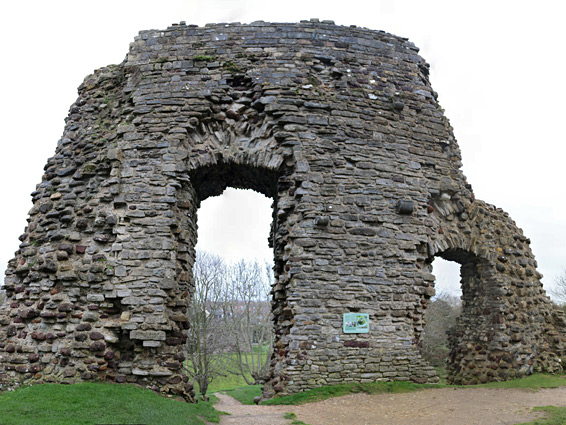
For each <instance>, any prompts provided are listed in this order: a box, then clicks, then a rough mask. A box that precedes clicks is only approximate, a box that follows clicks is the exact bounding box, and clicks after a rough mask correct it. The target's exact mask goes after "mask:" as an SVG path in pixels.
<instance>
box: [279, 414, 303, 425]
mask: <svg viewBox="0 0 566 425" xmlns="http://www.w3.org/2000/svg"><path fill="white" fill-rule="evenodd" d="M283 417H284V418H285V419H287V420H288V421H291V420H292V421H293V422H291V425H307V424H306V423H304V422H303V421H299V420H298V419H297V415H295V414H294V413H293V412H287V413H285V414H284V415H283Z"/></svg>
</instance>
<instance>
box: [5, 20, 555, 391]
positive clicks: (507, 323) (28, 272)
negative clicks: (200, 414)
mask: <svg viewBox="0 0 566 425" xmlns="http://www.w3.org/2000/svg"><path fill="white" fill-rule="evenodd" d="M227 186H233V187H242V188H250V189H254V190H256V191H258V192H261V193H263V194H265V195H266V196H269V197H271V198H272V199H273V225H272V231H271V235H270V243H271V246H272V247H273V251H274V260H275V275H276V282H275V283H274V285H273V291H272V294H273V301H272V305H273V313H274V316H275V320H274V322H275V323H274V330H275V336H276V338H275V352H274V355H273V358H272V362H271V370H270V373H269V376H267V377H266V379H267V383H266V385H265V387H264V396H265V397H269V396H272V395H273V394H275V393H292V392H297V391H302V390H305V389H308V388H313V387H317V386H320V385H329V384H338V383H344V382H373V381H380V380H412V381H415V382H436V381H437V377H436V374H435V371H434V369H433V368H431V367H430V366H429V365H428V364H427V363H426V362H425V361H424V360H423V359H422V357H421V354H420V343H421V333H422V330H423V325H424V323H423V317H424V310H425V309H426V306H427V302H428V300H429V299H430V298H431V297H432V296H433V295H434V293H435V292H434V276H433V275H432V274H431V271H432V268H431V262H432V260H433V259H434V258H435V257H436V256H440V257H443V258H446V259H449V260H453V261H457V262H459V263H461V264H462V290H463V312H462V316H461V317H460V319H459V321H458V324H457V325H456V327H455V328H454V329H453V330H452V331H451V334H450V345H451V354H450V359H449V360H450V363H449V373H450V377H449V379H451V380H452V381H453V382H456V383H463V384H469V383H476V382H487V381H493V380H503V379H509V378H512V377H518V376H524V375H527V374H530V373H532V372H534V371H543V370H544V371H549V372H558V371H560V370H561V366H560V360H561V359H560V357H561V356H563V355H564V326H565V325H564V317H563V315H562V314H561V312H560V311H559V310H557V309H555V308H554V306H553V305H552V304H551V302H550V300H549V298H548V297H547V296H546V295H545V292H544V290H543V288H542V285H541V283H540V278H541V275H540V274H539V273H538V272H537V271H536V261H535V259H534V256H533V254H532V252H531V250H530V247H529V243H530V241H529V240H528V239H527V238H526V237H525V236H524V235H523V233H522V231H521V230H520V229H519V228H517V226H516V225H515V223H514V222H513V221H512V220H511V219H510V218H509V217H508V215H507V214H506V213H505V212H504V211H502V210H500V209H497V208H495V207H494V206H492V205H488V204H485V203H484V202H481V201H478V200H475V198H474V195H473V192H472V189H471V186H470V185H469V184H468V183H467V182H466V179H465V177H464V175H463V174H462V171H461V156H460V151H459V148H458V145H457V143H456V140H455V139H454V135H453V133H452V129H451V127H450V125H449V123H448V120H447V119H446V118H445V117H444V114H443V110H442V109H441V107H440V106H439V104H438V101H437V95H436V93H435V92H434V91H433V90H432V88H431V86H430V83H429V80H428V65H427V64H426V62H425V61H424V60H423V59H422V58H421V57H420V56H419V55H418V49H417V48H416V47H415V46H414V45H413V44H412V43H410V42H409V41H407V39H403V38H399V37H396V36H393V35H391V34H387V33H385V32H381V31H371V30H368V29H362V28H356V27H342V26H336V25H334V24H333V23H332V22H330V21H322V22H320V21H318V20H311V21H305V22H301V23H298V24H271V23H265V22H254V23H251V24H249V25H240V24H213V25H207V26H205V27H197V26H193V25H185V24H184V23H181V24H179V25H173V26H171V27H169V28H168V29H167V30H163V31H157V30H150V31H142V32H141V33H140V34H139V36H138V37H136V39H135V41H134V42H133V43H132V44H131V45H130V51H129V53H128V55H127V57H126V59H125V61H124V62H123V63H122V64H120V65H113V66H109V67H106V68H102V69H100V70H97V71H95V73H94V74H93V75H91V76H88V77H87V78H86V79H85V81H84V82H83V84H82V85H81V86H80V87H79V97H78V99H77V101H76V102H75V103H74V104H73V105H72V107H71V109H70V113H69V116H68V118H67V120H66V125H65V131H64V134H63V137H62V139H61V140H60V142H59V144H58V146H57V150H56V153H55V155H54V156H53V157H52V158H50V159H49V160H48V162H47V165H46V166H45V174H44V176H43V180H42V183H40V184H39V185H38V186H37V189H36V190H35V191H34V192H33V193H32V197H33V207H32V209H31V210H30V213H29V214H30V216H29V220H28V221H29V224H28V226H27V227H26V229H25V233H24V234H23V235H22V236H21V237H20V241H21V244H20V246H19V249H18V251H17V252H16V255H15V258H14V259H12V260H11V261H10V263H9V267H8V270H7V271H6V280H5V288H6V291H7V295H8V298H7V302H6V303H5V304H4V305H3V306H2V307H1V308H0V382H1V383H2V386H3V388H7V387H13V386H17V385H21V384H28V383H32V382H60V383H73V382H77V381H81V380H109V381H116V382H132V383H137V384H139V385H144V386H147V387H150V388H152V389H154V390H158V391H162V392H166V393H170V394H180V395H183V396H185V397H186V398H187V399H192V397H193V396H194V392H193V390H192V385H191V383H190V382H188V379H187V377H186V376H185V374H184V373H183V371H182V369H183V362H184V360H185V355H184V347H185V342H186V329H188V327H189V326H190V323H188V320H187V317H186V316H185V311H186V309H187V306H188V303H189V302H190V299H191V295H192V291H193V283H192V266H193V263H194V258H195V250H194V246H195V243H196V238H197V221H196V219H197V210H198V207H199V205H200V202H201V201H202V200H204V199H206V198H207V197H209V196H215V195H219V194H220V193H222V191H223V190H224V189H225V188H226V187H227ZM351 312H360V313H368V314H369V318H370V332H369V333H364V334H361V333H354V334H350V333H344V332H343V329H342V325H343V323H342V321H343V314H344V313H351Z"/></svg>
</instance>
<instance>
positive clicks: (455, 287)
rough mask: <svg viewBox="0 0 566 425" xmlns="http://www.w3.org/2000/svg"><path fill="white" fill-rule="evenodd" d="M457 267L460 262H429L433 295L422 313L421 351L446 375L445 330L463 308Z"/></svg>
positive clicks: (454, 321) (446, 342) (441, 373)
mask: <svg viewBox="0 0 566 425" xmlns="http://www.w3.org/2000/svg"><path fill="white" fill-rule="evenodd" d="M460 267H461V266H460V264H459V263H456V262H454V261H447V260H445V259H443V258H440V257H437V258H435V259H434V261H433V263H432V269H433V270H432V271H433V274H434V275H435V278H436V279H435V282H434V286H435V290H436V295H435V296H434V297H432V298H431V299H430V300H429V302H428V308H427V310H426V312H425V323H426V325H425V327H424V331H423V339H422V342H423V345H422V354H423V357H424V358H425V359H426V360H427V361H428V362H429V363H430V364H431V365H432V366H434V367H435V368H436V369H437V371H438V373H439V375H440V376H445V370H446V359H447V357H448V354H449V348H448V335H447V333H446V332H447V331H448V330H449V329H450V328H452V327H453V326H454V325H455V324H456V320H457V319H458V316H460V312H461V308H462V302H461V296H462V287H461V284H460Z"/></svg>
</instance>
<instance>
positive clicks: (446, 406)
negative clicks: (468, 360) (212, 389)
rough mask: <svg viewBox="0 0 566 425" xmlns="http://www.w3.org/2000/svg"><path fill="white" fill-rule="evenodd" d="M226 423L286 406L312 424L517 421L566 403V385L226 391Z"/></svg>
mask: <svg viewBox="0 0 566 425" xmlns="http://www.w3.org/2000/svg"><path fill="white" fill-rule="evenodd" d="M219 398H220V402H219V403H217V404H216V405H215V407H216V408H217V409H218V410H221V411H224V412H227V413H230V416H223V417H222V419H221V421H220V424H221V425H232V424H238V425H280V424H281V425H283V424H290V423H291V421H290V420H286V419H284V417H283V415H284V413H285V412H293V413H295V414H296V415H297V419H298V420H301V421H303V422H305V423H307V424H309V425H345V424H346V425H414V424H419V425H498V424H505V425H512V424H518V423H521V422H527V421H531V420H533V419H536V418H537V417H541V414H540V413H532V412H531V409H532V408H533V407H535V406H548V405H553V406H566V387H562V388H557V389H543V390H538V391H532V390H521V389H486V388H463V389H462V388H458V389H453V388H442V389H429V390H423V391H417V392H411V393H405V394H376V395H367V394H352V395H347V396H343V397H337V398H333V399H328V400H325V401H320V402H317V403H309V404H305V405H301V406H245V405H242V404H240V403H239V402H238V401H236V400H234V399H233V398H232V397H229V396H227V395H220V396H219Z"/></svg>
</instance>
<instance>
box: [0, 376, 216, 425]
mask: <svg viewBox="0 0 566 425" xmlns="http://www.w3.org/2000/svg"><path fill="white" fill-rule="evenodd" d="M199 418H204V419H205V420H207V421H209V422H219V416H218V412H217V411H215V410H214V408H213V407H212V403H211V402H210V403H204V402H199V403H198V404H190V403H185V402H183V401H178V400H174V399H170V398H166V397H162V396H160V395H159V394H156V393H154V392H153V391H151V390H147V389H143V388H139V387H136V386H134V385H116V384H108V383H82V384H75V385H55V384H43V385H35V386H31V387H25V388H20V389H18V390H16V391H10V392H5V393H0V424H2V425H29V424H34V425H95V424H160V425H204V422H203V421H202V420H201V419H199Z"/></svg>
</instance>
